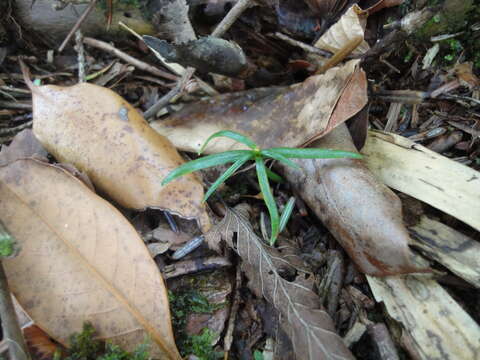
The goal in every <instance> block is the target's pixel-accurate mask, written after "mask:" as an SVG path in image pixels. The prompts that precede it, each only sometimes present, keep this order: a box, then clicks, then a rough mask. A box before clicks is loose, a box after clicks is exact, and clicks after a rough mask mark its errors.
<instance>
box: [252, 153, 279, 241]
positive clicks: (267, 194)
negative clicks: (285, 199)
mask: <svg viewBox="0 0 480 360" xmlns="http://www.w3.org/2000/svg"><path fill="white" fill-rule="evenodd" d="M255 165H256V168H257V177H258V183H259V185H260V191H261V192H262V195H263V200H264V201H265V204H266V205H267V209H268V212H269V214H270V223H271V225H272V234H271V235H270V245H273V244H274V243H275V240H276V239H277V236H278V225H279V216H278V209H277V204H276V203H275V199H274V197H273V194H272V190H271V189H270V184H269V183H268V176H267V170H266V167H265V164H264V163H263V159H262V158H261V157H260V156H257V157H256V158H255Z"/></svg>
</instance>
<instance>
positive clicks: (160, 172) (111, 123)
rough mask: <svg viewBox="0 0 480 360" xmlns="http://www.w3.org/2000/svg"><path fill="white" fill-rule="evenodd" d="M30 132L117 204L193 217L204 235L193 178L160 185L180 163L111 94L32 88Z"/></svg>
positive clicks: (199, 190) (81, 87)
mask: <svg viewBox="0 0 480 360" xmlns="http://www.w3.org/2000/svg"><path fill="white" fill-rule="evenodd" d="M31 90H32V94H33V118H34V120H33V131H34V133H35V135H36V136H37V138H38V139H39V140H40V142H41V143H42V144H43V145H44V146H45V147H46V149H47V150H48V151H49V152H50V153H52V154H53V155H54V156H55V157H56V158H57V159H58V160H60V161H63V162H68V163H72V164H73V165H74V166H75V167H77V168H78V169H79V170H80V171H83V172H85V173H86V174H87V175H88V176H89V178H90V179H91V180H92V181H93V183H94V184H95V186H97V187H98V188H100V189H101V190H103V191H104V192H105V193H107V194H108V195H109V196H111V197H112V198H113V199H114V200H115V201H117V202H118V203H119V204H121V205H123V206H125V207H129V208H135V209H145V208H146V207H153V208H159V209H164V210H168V211H170V212H172V213H174V214H177V215H180V216H182V217H185V218H190V219H192V218H196V219H197V220H198V221H199V224H200V225H201V227H202V229H203V230H204V231H206V230H208V228H209V224H210V223H209V218H208V215H207V213H206V211H205V206H204V204H203V203H202V198H203V187H202V185H201V183H200V182H199V181H198V180H197V179H196V178H195V177H194V176H193V175H186V176H183V177H181V178H179V179H177V180H175V181H173V182H171V183H169V184H168V185H166V186H162V185H161V181H162V179H163V178H164V177H165V176H166V175H167V174H168V173H169V172H170V171H171V170H173V169H175V168H176V167H177V166H178V165H180V164H182V163H183V160H182V158H181V157H180V155H179V154H178V152H177V150H176V149H175V148H174V147H173V146H172V144H171V143H170V141H168V140H167V139H166V138H165V137H163V136H161V135H159V134H158V133H156V132H155V131H153V130H152V129H151V128H150V126H149V125H148V123H147V122H146V121H145V120H144V119H143V117H142V116H141V115H140V114H139V112H138V111H137V110H136V109H134V108H133V107H132V106H131V105H130V104H129V103H128V102H127V101H125V100H124V99H123V98H122V97H120V96H119V95H117V94H116V93H114V92H113V91H111V90H109V89H107V88H104V87H100V86H96V85H92V84H86V83H84V84H78V85H75V86H72V87H59V86H53V85H47V86H40V87H37V86H33V85H31Z"/></svg>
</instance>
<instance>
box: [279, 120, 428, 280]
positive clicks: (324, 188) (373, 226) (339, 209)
mask: <svg viewBox="0 0 480 360" xmlns="http://www.w3.org/2000/svg"><path fill="white" fill-rule="evenodd" d="M312 147H322V148H333V149H342V150H348V151H355V150H356V149H355V147H354V145H353V143H352V140H351V137H350V134H349V133H348V130H347V128H346V126H345V125H340V126H338V127H337V128H335V129H334V130H333V131H332V132H331V133H329V134H328V135H326V136H324V137H323V138H321V139H319V140H317V141H316V142H315V143H313V144H312ZM294 161H295V162H296V163H297V164H298V165H300V166H301V167H302V168H303V171H299V170H295V169H293V168H290V167H285V166H283V165H280V166H281V167H282V169H283V174H284V176H285V177H286V179H287V180H289V181H290V183H291V184H292V186H293V188H294V189H295V190H296V191H298V193H299V194H300V195H301V196H302V198H303V200H304V201H305V202H306V203H307V204H308V205H309V207H310V208H311V209H312V210H313V211H314V212H315V214H316V215H317V216H318V217H319V218H320V219H321V220H322V221H323V222H324V223H325V225H326V226H327V227H328V229H329V230H330V231H331V232H332V234H333V235H334V236H335V238H336V239H337V241H338V242H339V243H340V244H341V245H342V246H343V248H344V249H345V250H346V251H347V253H348V254H349V255H350V257H351V258H352V259H353V260H354V262H355V263H356V265H357V266H358V267H359V269H360V271H362V272H364V273H367V274H370V275H376V276H385V275H392V274H401V273H410V272H425V271H428V267H427V265H426V264H425V263H417V262H420V259H418V257H415V255H414V254H413V253H412V252H411V251H410V249H409V247H408V245H409V243H410V238H409V235H408V232H407V229H406V228H405V226H404V225H403V222H402V211H401V203H400V199H399V198H398V197H397V196H396V195H395V194H394V193H393V192H392V191H391V190H389V189H388V188H387V187H386V186H384V185H382V184H380V183H379V182H378V181H377V180H376V179H375V177H374V176H373V175H372V174H371V173H370V172H369V171H368V169H367V168H366V167H365V166H364V165H363V162H362V161H361V160H352V159H301V160H294Z"/></svg>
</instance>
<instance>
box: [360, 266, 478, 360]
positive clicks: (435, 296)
mask: <svg viewBox="0 0 480 360" xmlns="http://www.w3.org/2000/svg"><path fill="white" fill-rule="evenodd" d="M367 280H368V283H369V285H370V288H371V289H372V292H373V295H374V296H375V299H376V300H377V301H378V302H383V303H384V304H385V306H386V309H387V311H388V314H389V315H390V316H391V317H393V318H394V319H395V320H396V321H399V322H400V323H401V324H402V325H403V326H404V328H405V329H406V331H407V332H408V333H409V334H410V335H411V337H412V339H413V343H411V344H410V345H411V346H412V348H413V349H414V351H416V352H417V353H418V354H419V356H420V358H421V359H423V360H427V359H428V360H431V359H456V360H471V359H478V355H479V349H480V327H479V326H478V324H477V323H476V322H475V321H474V320H473V319H472V318H471V317H470V316H469V315H468V314H467V313H466V312H465V311H464V310H463V309H462V308H461V307H460V305H458V304H457V303H456V302H455V300H453V299H452V297H451V296H450V295H449V294H448V293H447V292H446V291H445V290H444V289H443V288H442V287H441V286H440V285H438V283H437V282H436V281H434V280H431V279H429V278H427V277H426V276H421V275H406V276H391V277H386V278H375V277H371V276H367Z"/></svg>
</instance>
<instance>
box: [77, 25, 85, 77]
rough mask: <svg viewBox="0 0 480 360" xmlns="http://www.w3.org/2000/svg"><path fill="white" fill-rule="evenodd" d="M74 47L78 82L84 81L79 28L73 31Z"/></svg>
mask: <svg viewBox="0 0 480 360" xmlns="http://www.w3.org/2000/svg"><path fill="white" fill-rule="evenodd" d="M75 48H76V50H77V53H78V55H77V60H78V82H79V83H84V82H85V81H86V74H85V48H84V47H83V35H82V31H81V30H80V29H79V30H77V31H76V32H75Z"/></svg>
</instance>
